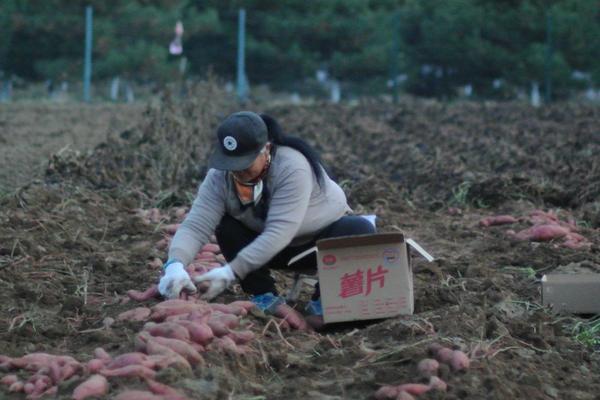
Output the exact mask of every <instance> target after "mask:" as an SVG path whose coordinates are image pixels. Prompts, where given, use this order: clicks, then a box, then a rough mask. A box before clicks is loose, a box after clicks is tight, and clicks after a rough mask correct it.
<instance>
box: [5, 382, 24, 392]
mask: <svg viewBox="0 0 600 400" xmlns="http://www.w3.org/2000/svg"><path fill="white" fill-rule="evenodd" d="M24 386H25V382H23V381H16V382H14V383H13V384H12V385H10V386H9V387H8V391H9V392H22V391H23V390H24Z"/></svg>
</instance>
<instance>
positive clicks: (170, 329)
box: [144, 322, 190, 341]
mask: <svg viewBox="0 0 600 400" xmlns="http://www.w3.org/2000/svg"><path fill="white" fill-rule="evenodd" d="M144 331H146V332H148V333H150V335H152V336H161V337H166V338H173V339H179V340H183V341H189V340H190V333H189V332H188V330H187V329H186V328H185V327H183V326H181V325H179V324H177V323H175V322H161V323H159V324H157V323H154V322H148V323H146V324H145V325H144Z"/></svg>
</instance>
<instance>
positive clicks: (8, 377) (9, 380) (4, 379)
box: [0, 374, 19, 386]
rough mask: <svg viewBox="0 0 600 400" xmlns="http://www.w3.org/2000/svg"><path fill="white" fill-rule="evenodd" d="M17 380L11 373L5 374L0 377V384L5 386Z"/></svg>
mask: <svg viewBox="0 0 600 400" xmlns="http://www.w3.org/2000/svg"><path fill="white" fill-rule="evenodd" d="M18 381H19V377H18V376H16V375H14V374H11V375H5V376H3V377H2V379H0V384H2V385H6V386H10V385H12V384H13V383H15V382H18Z"/></svg>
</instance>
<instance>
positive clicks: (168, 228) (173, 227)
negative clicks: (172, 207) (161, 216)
mask: <svg viewBox="0 0 600 400" xmlns="http://www.w3.org/2000/svg"><path fill="white" fill-rule="evenodd" d="M180 226H181V224H168V225H163V226H162V231H163V232H164V233H166V234H168V235H174V234H175V232H177V229H179V227H180Z"/></svg>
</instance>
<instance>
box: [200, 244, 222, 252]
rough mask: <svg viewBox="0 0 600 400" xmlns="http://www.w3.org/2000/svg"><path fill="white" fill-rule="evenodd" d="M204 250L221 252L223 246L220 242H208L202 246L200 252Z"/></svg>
mask: <svg viewBox="0 0 600 400" xmlns="http://www.w3.org/2000/svg"><path fill="white" fill-rule="evenodd" d="M202 252H207V253H214V254H220V253H221V248H220V247H219V245H218V244H214V243H207V244H205V245H204V246H202V248H201V249H200V253H202Z"/></svg>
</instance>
